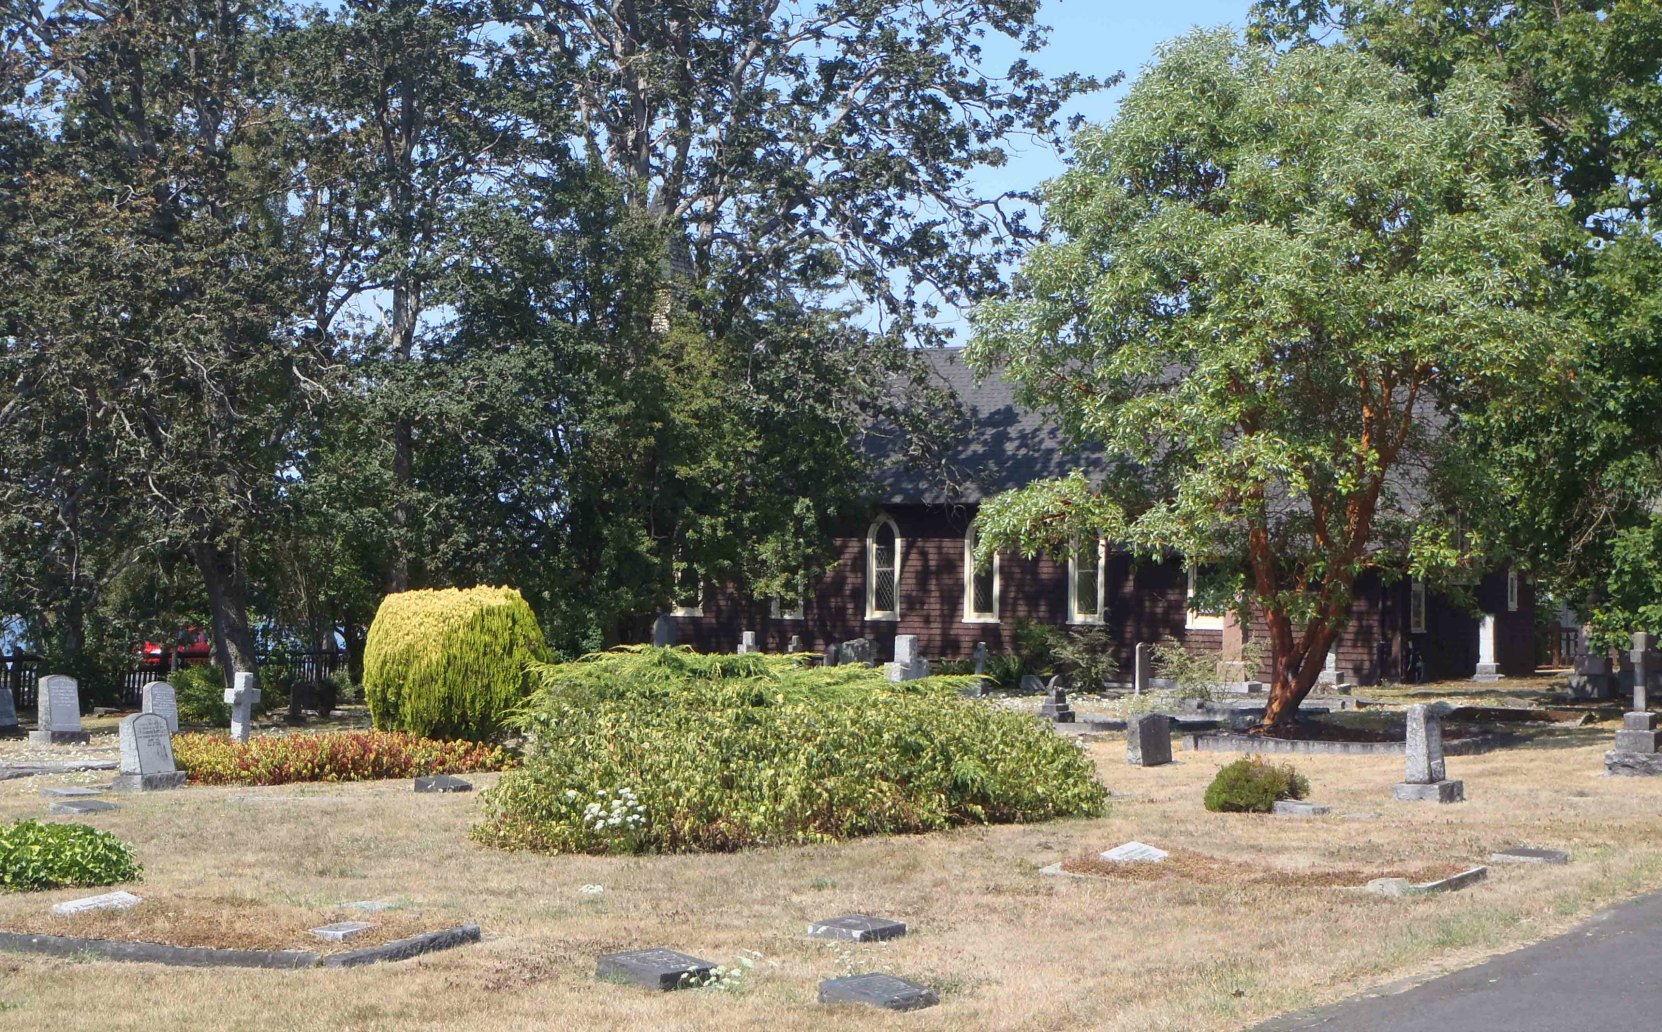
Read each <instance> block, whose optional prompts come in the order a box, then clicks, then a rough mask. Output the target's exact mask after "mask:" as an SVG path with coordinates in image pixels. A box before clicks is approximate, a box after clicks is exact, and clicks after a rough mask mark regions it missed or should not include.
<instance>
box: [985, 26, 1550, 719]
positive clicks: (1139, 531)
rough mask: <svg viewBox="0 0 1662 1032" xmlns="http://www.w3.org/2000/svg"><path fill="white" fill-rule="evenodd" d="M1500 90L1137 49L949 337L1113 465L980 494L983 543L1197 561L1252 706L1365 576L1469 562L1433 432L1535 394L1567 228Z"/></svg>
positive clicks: (1323, 636) (1337, 59) (1464, 82)
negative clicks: (1261, 658)
mask: <svg viewBox="0 0 1662 1032" xmlns="http://www.w3.org/2000/svg"><path fill="white" fill-rule="evenodd" d="M1501 99H1502V98H1501V96H1500V94H1499V93H1498V91H1497V90H1495V89H1494V88H1492V87H1491V86H1489V85H1488V84H1487V83H1486V82H1485V81H1483V80H1481V79H1477V78H1472V79H1456V80H1454V81H1451V82H1450V83H1448V84H1447V87H1446V88H1445V89H1444V90H1442V91H1441V92H1439V93H1437V94H1435V95H1425V94H1422V93H1419V92H1417V91H1416V89H1415V87H1414V84H1413V83H1412V81H1411V80H1409V79H1408V78H1407V77H1406V76H1404V75H1402V74H1400V73H1398V72H1395V71H1392V70H1390V69H1389V68H1387V67H1386V66H1385V65H1383V64H1381V63H1380V62H1378V61H1376V60H1374V59H1372V58H1370V57H1367V56H1365V55H1358V54H1355V53H1351V52H1348V51H1344V50H1339V49H1332V48H1308V49H1299V50H1294V51H1292V52H1290V53H1285V54H1277V53H1275V52H1274V51H1272V50H1270V49H1268V48H1260V47H1256V46H1251V45H1246V44H1243V43H1242V42H1240V41H1239V40H1238V39H1237V38H1236V37H1234V36H1233V35H1232V34H1230V33H1227V32H1203V33H1197V34H1193V35H1191V36H1189V37H1186V38H1184V39H1182V40H1179V41H1177V42H1175V43H1172V44H1169V45H1167V46H1165V47H1164V48H1162V50H1161V52H1160V54H1159V59H1158V61H1157V62H1156V63H1155V64H1154V65H1153V66H1152V67H1151V68H1150V69H1149V70H1148V71H1147V72H1145V74H1144V75H1143V76H1142V77H1141V78H1140V79H1139V81H1138V82H1137V83H1136V84H1135V85H1134V86H1133V87H1132V89H1131V91H1130V93H1129V94H1128V96H1127V97H1126V99H1125V102H1124V104H1123V105H1122V106H1121V109H1120V111H1119V114H1118V115H1117V117H1116V118H1115V119H1114V120H1113V121H1112V122H1111V123H1110V124H1109V125H1107V126H1105V127H1103V128H1101V129H1091V130H1087V131H1085V132H1084V133H1082V134H1081V135H1080V136H1079V137H1078V138H1077V140H1076V143H1077V146H1078V151H1079V157H1078V162H1077V164H1076V167H1075V168H1074V169H1073V170H1071V171H1070V172H1068V173H1067V174H1065V175H1064V176H1063V177H1061V179H1059V180H1057V181H1056V182H1054V183H1052V184H1050V185H1049V186H1048V187H1047V188H1046V190H1045V193H1044V199H1045V212H1046V215H1047V218H1048V220H1049V223H1050V226H1051V228H1052V229H1053V230H1054V232H1055V233H1056V235H1057V237H1058V239H1057V240H1056V241H1054V242H1052V243H1048V244H1046V245H1044V246H1042V247H1040V248H1038V249H1036V250H1035V252H1034V253H1033V254H1032V255H1031V256H1030V257H1029V258H1028V259H1027V260H1026V261H1025V263H1024V264H1023V266H1022V271H1021V276H1020V278H1019V280H1018V284H1017V288H1016V290H1015V292H1014V296H1012V297H1010V298H1008V299H1005V300H1000V301H997V302H993V303H989V304H986V305H983V306H981V308H980V309H979V310H978V311H977V313H976V320H975V326H976V338H975V341H974V343H973V345H972V349H971V356H972V359H973V360H974V361H975V362H976V363H977V364H979V365H980V366H982V367H987V366H992V365H1003V366H1005V367H1007V371H1008V375H1010V376H1011V377H1013V378H1014V379H1015V381H1016V382H1017V383H1018V384H1019V385H1020V388H1021V390H1022V391H1023V392H1024V394H1025V395H1026V396H1027V397H1028V398H1029V400H1031V401H1033V402H1035V403H1038V404H1042V405H1046V406H1049V407H1052V408H1054V409H1055V410H1057V411H1058V412H1059V414H1060V415H1061V417H1062V418H1063V420H1064V421H1065V423H1066V425H1067V426H1068V427H1069V428H1070V429H1071V430H1073V431H1074V432H1076V433H1079V434H1082V435H1084V436H1087V437H1093V438H1097V439H1100V440H1101V441H1102V442H1103V443H1104V444H1105V445H1106V446H1107V448H1108V451H1109V453H1110V454H1111V455H1113V456H1115V457H1117V458H1118V459H1120V460H1122V461H1121V463H1120V464H1119V465H1118V466H1116V469H1115V472H1114V474H1113V475H1111V476H1110V478H1109V479H1108V480H1107V481H1106V482H1105V483H1104V484H1102V485H1095V484H1091V483H1089V482H1087V481H1086V480H1085V479H1084V478H1083V477H1078V476H1076V477H1073V478H1070V479H1067V480H1064V481H1062V482H1059V483H1057V482H1052V483H1042V484H1038V485H1034V486H1033V487H1032V488H1029V489H1027V490H1024V491H1021V492H1016V493H1014V494H1013V495H1009V496H1005V497H1002V498H999V499H995V500H994V501H993V502H991V503H989V504H988V505H987V506H986V507H985V509H984V510H983V513H982V514H981V516H980V518H979V521H978V522H979V525H980V527H981V530H982V534H983V539H982V540H983V542H984V545H983V547H986V548H989V549H990V548H997V547H1001V546H1002V547H1009V546H1016V547H1020V548H1023V549H1024V550H1029V551H1031V550H1033V549H1035V548H1038V547H1042V546H1045V545H1060V544H1064V543H1066V542H1068V541H1069V540H1077V539H1079V538H1083V537H1086V536H1087V535H1093V536H1094V535H1098V534H1101V535H1104V536H1106V537H1108V538H1109V539H1110V540H1111V541H1114V542H1116V543H1121V544H1123V545H1125V546H1128V547H1130V548H1132V549H1133V550H1135V551H1137V552H1140V553H1142V554H1144V555H1150V556H1160V555H1167V554H1170V553H1172V552H1177V553H1181V554H1182V555H1183V556H1185V557H1186V558H1187V559H1188V561H1189V562H1191V563H1194V564H1198V565H1208V566H1216V567H1218V568H1220V569H1221V570H1222V571H1223V575H1222V579H1223V580H1224V581H1225V582H1231V581H1232V582H1233V584H1234V585H1235V588H1234V590H1233V591H1232V592H1231V593H1232V594H1233V595H1234V597H1235V601H1236V605H1237V608H1238V609H1239V611H1240V612H1242V614H1243V615H1244V614H1245V613H1246V612H1247V611H1249V610H1257V611H1258V612H1260V613H1261V614H1262V616H1263V617H1264V619H1265V621H1266V623H1267V625H1268V636H1269V641H1268V646H1269V649H1268V651H1269V667H1270V669H1269V681H1270V683H1271V690H1270V691H1271V694H1270V697H1269V702H1268V706H1267V709H1266V712H1265V716H1264V723H1265V725H1266V726H1269V725H1274V724H1276V723H1279V722H1283V721H1286V720H1288V719H1289V718H1290V717H1291V716H1292V715H1293V713H1294V712H1295V711H1296V709H1297V707H1298V705H1299V703H1300V702H1301V701H1302V700H1303V698H1304V697H1305V695H1306V694H1308V692H1309V691H1310V689H1311V688H1312V687H1313V686H1314V684H1315V683H1316V680H1317V677H1318V676H1319V674H1320V672H1321V669H1322V667H1323V665H1324V658H1325V656H1326V653H1327V651H1328V648H1329V646H1330V645H1331V644H1332V642H1333V641H1334V640H1335V637H1336V636H1337V634H1338V633H1339V631H1340V630H1341V629H1342V628H1343V626H1344V625H1345V623H1346V621H1347V619H1348V617H1349V614H1350V608H1351V601H1352V595H1353V590H1354V587H1355V585H1356V583H1357V580H1358V578H1359V577H1361V576H1362V575H1363V574H1364V573H1365V572H1367V571H1370V570H1377V571H1380V572H1382V573H1383V574H1385V575H1393V574H1400V573H1403V572H1408V571H1412V572H1413V573H1415V574H1416V575H1420V576H1428V575H1432V576H1434V575H1436V574H1437V573H1438V572H1440V571H1444V570H1447V569H1449V568H1451V567H1454V566H1458V565H1461V564H1464V563H1469V562H1471V561H1473V560H1474V559H1475V558H1476V556H1475V555H1474V554H1473V553H1474V552H1475V551H1476V543H1474V542H1467V543H1465V544H1462V542H1461V539H1460V538H1459V537H1458V536H1457V535H1456V534H1455V533H1454V520H1455V519H1456V517H1457V516H1458V514H1459V513H1460V512H1461V511H1462V510H1464V509H1468V508H1470V507H1471V506H1473V505H1481V504H1484V497H1483V496H1484V492H1485V491H1487V490H1489V489H1490V486H1489V484H1488V483H1487V479H1488V478H1487V477H1486V476H1485V474H1484V470H1483V469H1482V468H1481V467H1480V466H1475V465H1473V464H1472V463H1471V462H1470V461H1469V460H1470V455H1469V453H1468V451H1467V450H1466V449H1465V448H1463V447H1462V439H1461V435H1460V434H1458V433H1456V432H1455V430H1456V428H1458V427H1459V426H1460V425H1462V424H1464V423H1467V422H1470V421H1473V420H1481V419H1484V418H1487V417H1488V416H1489V415H1491V414H1493V413H1495V412H1496V411H1498V410H1501V409H1504V408H1505V407H1506V406H1508V405H1511V404H1514V403H1516V402H1518V401H1520V400H1523V399H1528V398H1529V397H1531V396H1532V395H1533V394H1535V393H1538V392H1541V391H1549V390H1551V389H1554V388H1555V387H1556V385H1557V384H1558V383H1559V381H1560V380H1561V379H1562V378H1563V377H1564V376H1565V375H1566V373H1567V371H1568V368H1567V365H1566V361H1567V359H1568V357H1569V354H1570V348H1571V346H1572V343H1573V335H1572V334H1570V333H1569V332H1567V329H1566V327H1565V325H1564V324H1563V322H1562V321H1561V320H1560V319H1559V318H1557V317H1556V316H1555V315H1554V314H1553V307H1552V301H1553V297H1554V292H1555V290H1556V288H1557V286H1558V278H1559V277H1558V275H1557V272H1556V262H1557V261H1558V260H1559V259H1560V258H1561V257H1562V252H1563V250H1564V249H1565V248H1566V247H1567V246H1568V245H1569V244H1570V242H1571V241H1572V240H1573V237H1572V235H1571V233H1570V230H1569V227H1568V225H1567V222H1566V220H1565V218H1564V215H1563V213H1562V212H1561V211H1560V210H1559V209H1558V208H1557V207H1556V206H1555V204H1554V203H1553V198H1552V193H1551V188H1550V185H1549V184H1547V183H1546V182H1544V181H1542V180H1540V179H1539V178H1537V177H1536V176H1534V175H1533V174H1532V173H1531V165H1530V159H1531V158H1532V156H1533V150H1534V144H1533V140H1532V139H1531V138H1530V137H1529V136H1528V134H1527V133H1526V132H1524V131H1521V130H1519V129H1517V128H1515V127H1513V126H1512V125H1511V124H1509V122H1508V121H1507V119H1506V118H1505V116H1504V113H1503V111H1502V110H1501ZM1237 571H1238V572H1239V574H1240V579H1239V580H1234V579H1233V577H1232V575H1233V574H1234V573H1236V572H1237Z"/></svg>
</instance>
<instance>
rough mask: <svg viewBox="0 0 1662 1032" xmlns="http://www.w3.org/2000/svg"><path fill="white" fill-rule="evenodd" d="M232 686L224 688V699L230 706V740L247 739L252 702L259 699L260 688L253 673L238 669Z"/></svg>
mask: <svg viewBox="0 0 1662 1032" xmlns="http://www.w3.org/2000/svg"><path fill="white" fill-rule="evenodd" d="M232 683H233V685H234V687H231V688H227V689H225V701H226V703H227V704H228V705H230V707H231V740H232V741H236V742H246V741H248V735H249V732H250V731H252V730H253V726H254V704H255V703H257V702H259V701H260V689H259V688H258V687H256V684H255V681H254V675H253V674H252V673H249V672H247V671H240V672H238V673H237V675H236V677H235V678H233V680H232Z"/></svg>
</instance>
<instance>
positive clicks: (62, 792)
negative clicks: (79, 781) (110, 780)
mask: <svg viewBox="0 0 1662 1032" xmlns="http://www.w3.org/2000/svg"><path fill="white" fill-rule="evenodd" d="M40 794H41V795H43V796H45V797H47V798H48V799H80V798H84V797H86V796H100V795H103V794H104V790H103V789H101V788H77V787H75V786H66V787H62V788H43V789H41V790H40Z"/></svg>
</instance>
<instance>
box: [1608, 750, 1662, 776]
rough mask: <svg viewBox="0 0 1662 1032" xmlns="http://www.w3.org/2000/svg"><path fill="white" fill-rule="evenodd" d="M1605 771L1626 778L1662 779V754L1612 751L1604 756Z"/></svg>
mask: <svg viewBox="0 0 1662 1032" xmlns="http://www.w3.org/2000/svg"><path fill="white" fill-rule="evenodd" d="M1604 770H1605V773H1607V774H1619V775H1622V776H1624V777H1647V778H1654V777H1662V752H1656V753H1639V752H1623V751H1621V750H1619V749H1612V750H1611V751H1609V752H1607V753H1605V754H1604Z"/></svg>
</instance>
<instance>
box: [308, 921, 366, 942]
mask: <svg viewBox="0 0 1662 1032" xmlns="http://www.w3.org/2000/svg"><path fill="white" fill-rule="evenodd" d="M374 927H375V926H374V925H373V924H370V923H369V922H368V921H336V922H335V923H334V924H326V925H324V926H322V927H321V928H313V929H311V933H312V934H313V935H315V936H317V937H318V938H319V939H322V940H324V941H325V942H345V941H346V940H348V939H351V938H355V937H357V936H359V935H362V934H364V933H365V932H367V931H369V930H370V929H372V928H374Z"/></svg>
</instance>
